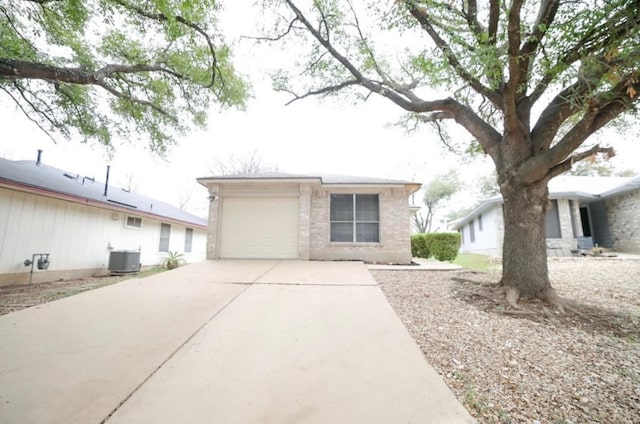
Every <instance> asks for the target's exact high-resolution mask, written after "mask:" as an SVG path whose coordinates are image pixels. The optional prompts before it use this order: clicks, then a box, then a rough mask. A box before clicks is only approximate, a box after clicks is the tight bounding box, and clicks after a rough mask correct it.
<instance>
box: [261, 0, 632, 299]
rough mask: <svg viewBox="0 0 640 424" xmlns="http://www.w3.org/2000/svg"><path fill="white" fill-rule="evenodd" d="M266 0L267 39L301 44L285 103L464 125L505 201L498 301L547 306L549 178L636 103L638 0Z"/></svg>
mask: <svg viewBox="0 0 640 424" xmlns="http://www.w3.org/2000/svg"><path fill="white" fill-rule="evenodd" d="M271 3H272V5H273V7H274V8H276V9H277V10H276V12H277V14H276V16H278V17H280V20H279V22H278V23H277V24H276V25H275V33H274V34H270V35H269V38H270V39H273V40H278V42H283V41H282V40H288V41H285V42H291V43H295V44H296V46H301V45H306V46H308V47H309V49H308V50H307V53H306V54H300V55H298V58H299V59H298V61H297V64H298V65H300V66H299V67H298V68H297V69H293V70H291V71H289V72H282V73H280V74H278V75H277V76H276V78H275V81H276V83H277V84H276V85H277V87H280V88H282V89H286V90H287V92H289V93H292V95H293V101H295V100H299V99H303V98H305V97H308V96H314V95H315V96H328V95H335V94H342V95H346V96H354V95H355V96H357V97H360V98H366V97H367V96H370V95H379V96H382V97H384V98H386V99H388V100H389V101H391V102H393V103H394V104H396V105H397V106H398V107H399V108H401V109H403V110H404V111H406V112H407V113H409V114H410V116H411V117H412V118H413V119H414V120H415V122H417V123H423V122H426V123H434V124H436V125H437V128H438V130H439V132H440V134H446V133H445V130H446V124H447V123H448V122H455V123H456V124H458V125H460V126H462V127H464V128H465V129H466V130H467V131H468V133H469V134H470V135H471V136H472V137H473V140H474V141H473V143H472V145H471V146H469V148H467V149H461V150H462V151H470V152H474V151H478V152H483V153H485V154H487V155H489V156H490V157H491V159H492V160H493V162H494V164H495V167H496V172H497V176H498V185H499V187H500V191H501V193H502V195H503V198H504V209H503V210H504V217H505V236H504V243H503V252H504V257H503V275H502V283H503V285H505V286H506V288H507V290H506V292H507V293H508V294H509V295H508V296H507V299H508V300H510V302H511V303H512V304H513V305H514V307H516V305H515V302H513V300H514V299H517V298H519V297H520V296H527V297H537V298H543V299H547V300H549V301H551V302H555V300H556V299H557V298H555V296H554V294H553V290H552V289H551V285H550V282H549V278H548V269H547V261H546V241H545V232H544V227H545V215H546V212H547V210H548V207H549V206H548V205H549V202H548V189H547V184H548V182H549V180H550V179H551V178H553V177H555V176H557V175H560V174H562V173H564V172H566V171H568V170H569V169H571V167H572V165H573V164H574V163H576V162H579V161H581V160H583V159H585V158H589V157H591V156H593V155H594V154H597V153H607V154H609V153H611V149H609V148H607V147H602V146H600V145H597V144H595V145H590V144H589V143H588V142H587V140H588V138H589V136H590V135H592V134H593V133H595V132H596V131H598V130H599V129H601V128H603V127H604V126H606V125H607V124H609V123H611V122H612V121H614V120H616V118H619V117H621V116H622V115H623V114H625V113H626V112H631V111H633V110H634V107H635V105H637V103H638V99H639V98H640V94H639V93H640V0H577V1H561V0H510V1H508V2H503V1H500V0H465V1H455V2H454V1H448V0H402V1H394V2H378V1H364V0H363V1H362V2H357V3H356V2H355V1H348V0H344V1H340V0H316V1H313V2H295V1H293V0H282V1H280V0H278V1H275V0H274V1H273V2H271ZM436 89H437V90H436ZM357 97H356V98H357ZM443 138H444V139H445V140H446V137H443Z"/></svg>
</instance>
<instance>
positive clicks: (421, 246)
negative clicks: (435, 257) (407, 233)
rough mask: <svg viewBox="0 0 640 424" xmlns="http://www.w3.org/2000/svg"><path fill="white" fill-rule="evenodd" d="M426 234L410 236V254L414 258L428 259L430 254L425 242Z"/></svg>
mask: <svg viewBox="0 0 640 424" xmlns="http://www.w3.org/2000/svg"><path fill="white" fill-rule="evenodd" d="M426 235H427V234H414V235H412V236H411V255H412V256H413V257H414V258H424V259H428V258H429V256H431V255H430V254H429V249H428V248H427V244H426V237H425V236H426Z"/></svg>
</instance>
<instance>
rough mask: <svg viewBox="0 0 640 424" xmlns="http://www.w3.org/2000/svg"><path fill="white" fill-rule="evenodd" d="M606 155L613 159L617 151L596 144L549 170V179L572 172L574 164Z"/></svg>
mask: <svg viewBox="0 0 640 424" xmlns="http://www.w3.org/2000/svg"><path fill="white" fill-rule="evenodd" d="M598 153H604V154H605V155H607V157H609V158H612V157H613V156H615V151H614V150H613V148H611V147H600V145H599V144H596V145H595V146H593V147H592V148H590V149H588V150H585V151H584V152H579V153H575V154H573V155H571V156H570V157H569V158H568V159H566V160H564V161H563V162H560V163H559V164H558V165H556V166H554V167H553V168H551V169H550V170H549V173H548V178H549V179H551V178H554V177H557V176H558V175H560V174H564V173H565V172H567V171H569V170H571V168H572V167H573V164H574V163H577V162H580V161H581V160H584V159H587V158H590V157H592V156H593V155H595V154H598Z"/></svg>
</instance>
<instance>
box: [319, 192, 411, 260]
mask: <svg viewBox="0 0 640 424" xmlns="http://www.w3.org/2000/svg"><path fill="white" fill-rule="evenodd" d="M351 193H354V190H353V189H328V188H319V189H314V190H313V192H312V195H311V203H310V206H311V222H310V246H309V257H310V259H316V260H362V261H365V262H371V263H394V264H407V263H411V244H410V239H409V237H410V232H411V221H410V211H409V202H408V196H409V194H408V193H407V192H406V190H405V189H404V188H385V189H360V190H358V191H357V192H356V193H357V194H378V195H379V207H380V242H379V243H332V242H331V241H330V220H329V196H330V195H331V194H351Z"/></svg>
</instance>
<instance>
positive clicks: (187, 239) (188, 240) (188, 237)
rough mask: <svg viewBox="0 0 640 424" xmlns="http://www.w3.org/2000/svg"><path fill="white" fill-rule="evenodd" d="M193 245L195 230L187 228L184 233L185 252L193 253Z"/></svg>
mask: <svg viewBox="0 0 640 424" xmlns="http://www.w3.org/2000/svg"><path fill="white" fill-rule="evenodd" d="M192 244H193V228H187V229H186V230H185V233H184V252H185V253H191V246H192Z"/></svg>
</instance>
